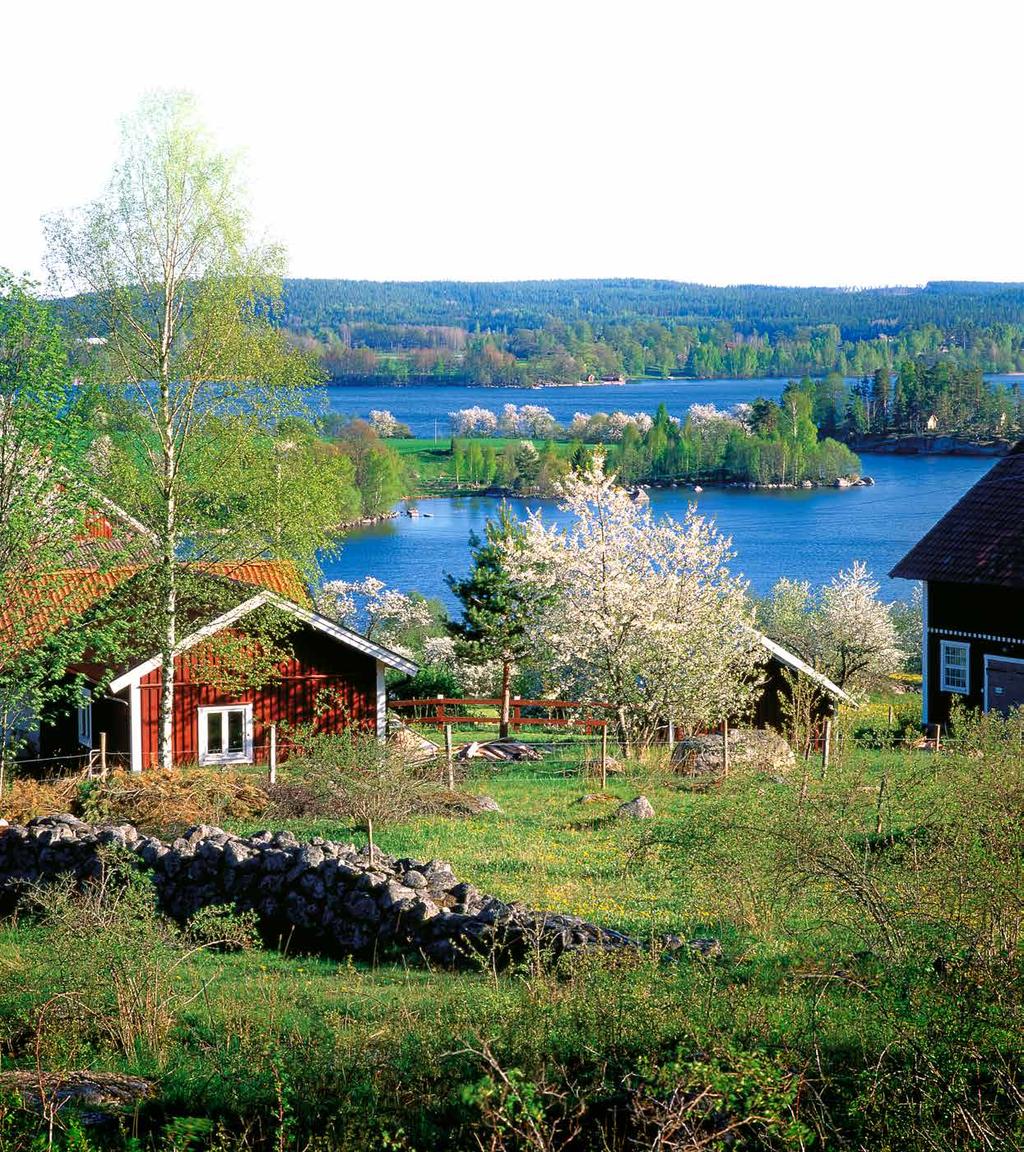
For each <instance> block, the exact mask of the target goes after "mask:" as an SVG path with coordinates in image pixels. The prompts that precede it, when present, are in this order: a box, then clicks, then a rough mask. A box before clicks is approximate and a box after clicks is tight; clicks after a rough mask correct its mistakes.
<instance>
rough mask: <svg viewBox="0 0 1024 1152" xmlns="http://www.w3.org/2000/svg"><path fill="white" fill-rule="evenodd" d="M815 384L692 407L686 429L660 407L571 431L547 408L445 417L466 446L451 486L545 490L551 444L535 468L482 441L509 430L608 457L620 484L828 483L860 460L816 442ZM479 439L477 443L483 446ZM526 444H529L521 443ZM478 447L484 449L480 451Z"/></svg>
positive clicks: (576, 454)
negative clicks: (771, 396)
mask: <svg viewBox="0 0 1024 1152" xmlns="http://www.w3.org/2000/svg"><path fill="white" fill-rule="evenodd" d="M815 387H816V386H815V384H814V383H813V382H812V381H810V380H806V381H801V382H800V383H799V384H798V383H796V382H792V383H790V384H789V385H788V386H787V388H786V389H785V391H784V392H783V395H782V397H781V399H780V400H779V401H778V402H776V401H774V400H766V399H760V400H757V401H756V402H755V403H754V404H753V405H737V406H736V407H735V408H734V409H733V410H732V411H729V412H723V411H719V410H718V409H717V408H715V406H714V405H711V404H694V405H692V406H691V407H690V410H689V412H688V414H687V417H686V420H685V421H680V420H678V419H676V418H675V417H673V416H670V415H669V413H668V409H667V408H666V407H665V405H664V404H662V405H660V406H659V407H658V410H657V412H656V413H655V414H654V415H653V416H650V415H647V414H646V413H634V414H632V415H630V414H628V413H625V412H613V413H611V415H608V414H607V413H603V412H599V413H595V414H594V415H592V416H589V417H588V416H585V415H584V414H583V413H577V414H576V416H575V417H574V418H573V420H572V422H571V424H570V425H569V428H568V429H560V428H559V427H558V425H556V424H555V423H554V421H553V420H552V418H551V413H550V412H548V410H547V409H546V408H540V407H539V406H537V405H524V406H522V407H521V408H519V409H516V408H515V406H514V405H511V404H506V405H505V410H503V413H502V415H501V417H500V418H499V417H497V416H496V415H495V414H494V413H492V412H489V411H488V410H487V409H485V408H481V407H474V408H468V409H463V410H461V411H459V412H453V413H450V414H449V415H450V417H451V419H452V424H453V427H457V428H459V429H462V434H463V435H464V436H468V437H469V438H467V439H463V440H458V439H456V440H454V441H453V445H452V457H453V470H454V478H455V479H456V481H457V482H458V483H469V484H477V485H479V486H487V485H491V484H498V485H500V486H501V487H504V488H507V489H510V490H512V489H514V490H526V491H530V490H533V491H544V492H547V491H551V490H552V488H553V486H554V484H555V483H556V482H557V481H558V480H559V479H561V477H562V475H564V473H565V471H566V470H567V463H568V462H567V461H565V460H561V461H560V460H559V459H558V457H557V454H555V453H554V451H553V447H552V445H551V442H550V441H549V442H548V444H547V445H545V447H544V449H543V450H542V451H541V452H540V453H536V451H535V450H534V455H535V456H536V459H534V460H527V459H525V458H524V455H523V453H524V451H525V449H523V448H522V446H513V445H507V446H505V447H504V448H503V449H502V450H501V452H500V454H499V453H498V452H496V451H495V449H493V448H492V449H491V453H490V455H489V456H488V455H487V454H486V453H487V447H488V444H487V439H488V438H489V437H491V436H493V435H497V434H499V433H505V434H508V433H509V432H513V431H514V430H515V429H516V428H528V429H529V428H532V429H533V430H534V435H535V436H536V435H547V436H551V435H552V434H554V435H560V436H561V437H562V438H566V437H573V438H575V440H576V441H577V443H576V448H575V449H574V450H573V451H572V452H570V454H569V456H570V457H571V459H572V460H573V461H574V462H576V463H579V462H580V461H582V460H584V459H585V458H586V456H587V450H586V448H585V447H584V444H585V443H590V444H600V445H603V446H604V447H605V452H606V456H607V458H608V460H609V462H610V463H611V464H613V465H614V467H615V470H616V472H617V474H618V476H619V477H620V479H621V480H622V481H623V482H628V483H634V484H635V483H639V482H652V481H653V482H659V481H671V480H711V481H715V482H719V483H723V482H724V483H730V482H736V483H754V484H789V485H793V484H799V483H801V482H804V481H808V482H810V483H812V484H834V483H835V482H836V481H837V480H839V479H840V478H850V477H854V476H857V475H859V474H860V467H861V466H860V460H859V459H858V458H857V457H856V456H855V455H854V453H852V452H851V451H850V449H849V448H847V447H846V446H845V445H843V444H840V443H839V442H838V441H836V440H833V439H832V438H830V437H825V438H824V439H819V435H818V429H817V427H816V425H815V420H814V411H815V405H816V403H817V400H816V395H817V394H816V391H815ZM480 437H483V439H482V440H481V439H480ZM525 443H526V444H529V441H526V442H525ZM480 444H482V445H483V447H482V448H481V447H478V445H480Z"/></svg>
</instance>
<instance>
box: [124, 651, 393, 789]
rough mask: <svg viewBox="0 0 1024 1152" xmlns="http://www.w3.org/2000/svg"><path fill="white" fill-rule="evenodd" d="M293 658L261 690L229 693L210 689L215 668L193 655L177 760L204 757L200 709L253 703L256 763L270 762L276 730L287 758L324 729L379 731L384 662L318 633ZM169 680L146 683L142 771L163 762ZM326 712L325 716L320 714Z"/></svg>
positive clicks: (183, 673) (178, 710) (187, 667)
mask: <svg viewBox="0 0 1024 1152" xmlns="http://www.w3.org/2000/svg"><path fill="white" fill-rule="evenodd" d="M291 644H292V648H293V655H292V657H291V658H290V659H288V660H286V661H284V662H283V663H282V664H281V665H280V666H279V668H278V674H277V675H276V676H275V677H274V678H273V679H272V680H271V681H270V682H269V683H267V684H265V685H264V686H263V687H261V688H255V689H253V688H247V689H242V690H239V691H236V692H231V691H229V692H224V691H222V690H221V689H220V688H219V687H218V686H216V685H213V684H210V683H207V682H206V680H207V679H208V678H209V673H208V669H207V668H206V667H205V666H204V664H203V661H202V660H201V659H198V660H197V659H196V658H195V657H194V656H193V654H192V653H188V652H186V653H185V654H184V655H182V656H180V657H179V658H178V659H177V660H176V661H175V691H174V735H173V747H174V758H175V760H176V761H178V762H183V763H187V762H189V761H194V760H196V759H198V756H199V711H198V710H199V709H200V708H209V707H225V706H228V705H231V704H252V711H253V760H254V761H255V762H256V763H266V761H267V759H268V757H269V750H270V725H271V724H276V725H277V726H278V734H277V743H278V752H279V755H280V757H281V759H282V760H283V759H285V758H286V757H287V755H288V751H289V743H290V733H291V732H292V731H294V730H295V729H296V728H297V727H299V726H301V725H304V724H309V723H312V722H314V721H315V722H316V724H317V728H318V730H319V731H326V732H339V731H341V730H342V729H344V728H346V727H349V726H351V725H353V724H355V725H358V726H359V727H361V728H365V729H367V730H370V731H373V730H375V728H376V722H377V663H376V661H375V660H374V658H373V657H372V656H367V655H365V654H364V653H361V652H357V651H355V650H353V649H351V648H347V647H345V646H343V645H341V644H338V643H337V642H336V641H334V640H332V639H330V638H329V637H326V636H323V635H321V634H319V633H317V632H315V631H314V630H312V629H303V630H301V631H299V632H297V633H296V634H295V635H294V636H293V638H292V641H291ZM160 685H161V674H160V670H159V669H157V670H155V671H153V672H150V673H149V674H148V675H146V676H144V677H143V678H142V682H141V685H140V698H141V713H142V768H143V769H144V770H145V769H146V768H149V767H152V766H153V765H155V764H156V763H157V762H158V743H159V716H160ZM318 710H319V713H320V714H319V715H318Z"/></svg>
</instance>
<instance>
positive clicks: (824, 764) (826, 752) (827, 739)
mask: <svg viewBox="0 0 1024 1152" xmlns="http://www.w3.org/2000/svg"><path fill="white" fill-rule="evenodd" d="M831 753H832V718H831V717H830V716H826V717H825V735H824V737H823V739H822V744H821V778H822V780H824V779H825V777H826V776H827V775H828V761H829V757H830V755H831Z"/></svg>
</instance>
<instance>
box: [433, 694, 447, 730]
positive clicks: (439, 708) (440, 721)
mask: <svg viewBox="0 0 1024 1152" xmlns="http://www.w3.org/2000/svg"><path fill="white" fill-rule="evenodd" d="M437 698H438V700H444V694H443V693H442V692H438V694H437ZM435 719H436V720H437V722H438V724H443V723H444V720H445V716H444V704H438V706H437V713H436V715H435Z"/></svg>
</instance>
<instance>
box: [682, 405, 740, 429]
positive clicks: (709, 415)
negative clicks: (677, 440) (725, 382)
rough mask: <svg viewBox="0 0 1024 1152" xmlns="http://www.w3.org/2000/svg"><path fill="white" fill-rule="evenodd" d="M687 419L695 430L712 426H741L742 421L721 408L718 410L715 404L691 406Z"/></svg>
mask: <svg viewBox="0 0 1024 1152" xmlns="http://www.w3.org/2000/svg"><path fill="white" fill-rule="evenodd" d="M687 418H688V419H689V421H690V423H691V424H692V425H693V426H694V428H701V429H703V428H710V427H711V426H713V425H715V424H718V425H739V424H741V421H740V419H739V417H738V416H736V415H733V414H732V413H730V412H723V411H722V410H721V409H720V408H716V407H715V406H714V404H691V405H690V409H689V411H688V412H687Z"/></svg>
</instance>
